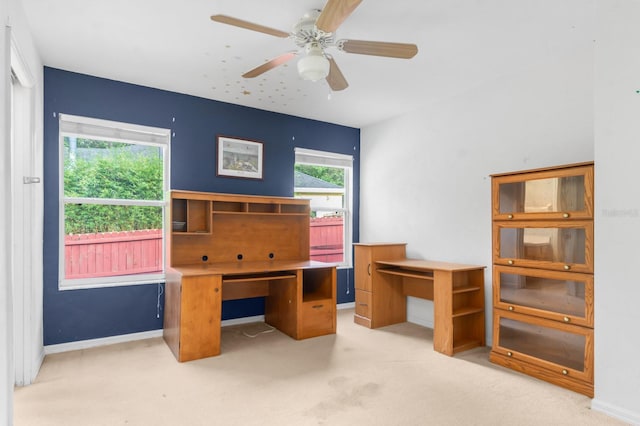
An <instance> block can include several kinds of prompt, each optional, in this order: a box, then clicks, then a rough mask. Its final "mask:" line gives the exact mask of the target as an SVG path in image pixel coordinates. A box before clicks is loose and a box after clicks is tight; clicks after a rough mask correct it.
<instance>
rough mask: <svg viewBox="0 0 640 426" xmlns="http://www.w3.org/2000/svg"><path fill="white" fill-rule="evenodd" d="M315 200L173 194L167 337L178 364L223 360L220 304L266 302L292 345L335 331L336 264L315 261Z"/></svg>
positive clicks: (275, 323) (274, 321)
mask: <svg viewBox="0 0 640 426" xmlns="http://www.w3.org/2000/svg"><path fill="white" fill-rule="evenodd" d="M309 214H310V207H309V200H301V199H293V198H283V197H261V196H243V195H233V194H215V193H205V192H191V191H172V193H171V222H172V227H171V231H168V235H167V241H168V244H169V248H170V249H169V264H170V265H171V267H170V268H168V271H167V281H166V293H165V318H164V333H163V334H164V339H165V341H166V342H167V344H168V346H169V347H170V348H171V350H172V352H173V353H174V355H175V356H176V358H177V359H178V360H179V361H189V360H193V359H198V358H204V357H209V356H214V355H218V354H219V353H220V323H221V318H220V315H221V311H222V302H223V301H225V300H235V299H244V298H255V297H263V298H264V300H265V322H267V323H268V324H271V325H273V326H274V327H276V328H277V329H279V330H280V331H282V332H283V333H285V334H287V335H289V336H291V337H293V338H294V339H306V338H310V337H315V336H321V335H325V334H333V333H335V332H336V266H335V265H332V264H327V263H321V262H315V261H311V260H309V219H310V215H309Z"/></svg>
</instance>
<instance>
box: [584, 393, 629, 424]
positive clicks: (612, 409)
mask: <svg viewBox="0 0 640 426" xmlns="http://www.w3.org/2000/svg"><path fill="white" fill-rule="evenodd" d="M591 409H592V410H593V411H599V412H601V413H604V414H606V415H607V416H610V417H613V418H616V419H619V420H622V421H623V422H626V423H629V424H632V425H640V413H638V412H633V411H630V410H627V409H625V408H620V407H617V406H615V405H613V404H609V403H608V402H603V401H600V400H598V399H592V400H591Z"/></svg>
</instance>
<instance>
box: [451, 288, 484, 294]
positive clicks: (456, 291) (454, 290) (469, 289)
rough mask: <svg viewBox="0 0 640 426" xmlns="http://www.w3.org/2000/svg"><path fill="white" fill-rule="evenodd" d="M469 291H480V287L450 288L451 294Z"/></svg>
mask: <svg viewBox="0 0 640 426" xmlns="http://www.w3.org/2000/svg"><path fill="white" fill-rule="evenodd" d="M471 291H480V287H458V288H454V289H453V290H452V293H453V294H462V293H468V292H471Z"/></svg>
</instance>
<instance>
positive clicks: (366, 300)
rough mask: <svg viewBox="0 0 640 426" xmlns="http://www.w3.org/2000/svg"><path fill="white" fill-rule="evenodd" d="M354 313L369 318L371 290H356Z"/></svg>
mask: <svg viewBox="0 0 640 426" xmlns="http://www.w3.org/2000/svg"><path fill="white" fill-rule="evenodd" d="M356 315H359V316H361V317H365V318H369V319H370V318H371V292H369V291H364V290H356Z"/></svg>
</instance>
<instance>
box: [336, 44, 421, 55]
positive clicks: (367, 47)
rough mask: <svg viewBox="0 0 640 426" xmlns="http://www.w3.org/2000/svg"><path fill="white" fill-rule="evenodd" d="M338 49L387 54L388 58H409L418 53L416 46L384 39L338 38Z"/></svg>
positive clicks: (368, 53) (365, 53)
mask: <svg viewBox="0 0 640 426" xmlns="http://www.w3.org/2000/svg"><path fill="white" fill-rule="evenodd" d="M337 46H338V48H339V49H340V50H343V51H345V52H348V53H358V54H360V55H373V56H387V57H390V58H401V59H410V58H413V57H414V56H416V53H418V46H416V45H415V44H408V43H389V42H385V41H364V40H340V41H339V42H338V43H337Z"/></svg>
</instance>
